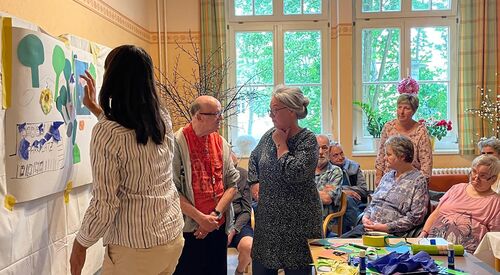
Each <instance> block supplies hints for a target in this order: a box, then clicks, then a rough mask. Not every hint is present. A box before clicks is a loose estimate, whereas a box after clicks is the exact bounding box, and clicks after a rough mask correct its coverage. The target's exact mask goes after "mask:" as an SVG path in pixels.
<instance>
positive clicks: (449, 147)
mask: <svg viewBox="0 0 500 275" xmlns="http://www.w3.org/2000/svg"><path fill="white" fill-rule="evenodd" d="M452 4H453V3H452V1H451V0H448V1H445V0H441V1H437V0H412V1H409V0H408V1H406V0H399V1H397V0H391V1H380V0H371V1H369V0H358V1H357V8H359V9H360V10H356V15H357V18H356V20H355V28H356V32H355V38H354V39H355V45H356V52H355V55H356V66H355V68H356V69H355V70H356V73H355V87H356V94H355V98H356V99H357V100H361V101H363V102H365V103H369V104H370V105H371V106H372V107H373V109H374V110H376V111H377V113H378V114H379V115H380V116H382V117H383V120H385V121H388V120H391V119H394V118H395V112H396V100H397V97H398V96H399V94H398V92H397V84H398V82H399V81H400V80H401V79H403V78H405V77H407V76H409V75H410V76H411V77H412V78H414V79H415V80H417V81H418V83H419V85H420V91H419V100H420V106H419V108H418V111H417V113H416V114H415V117H414V118H415V119H416V120H419V119H429V118H435V119H446V120H451V121H452V122H454V123H453V124H454V125H455V126H456V121H457V119H456V118H457V110H456V104H455V103H456V93H457V92H456V91H457V85H456V82H457V64H456V59H457V58H456V56H457V49H456V44H457V43H456V42H455V41H457V35H456V26H457V19H456V16H454V15H453V14H454V12H456V11H455V10H452ZM443 14H447V15H443ZM370 15H371V16H370ZM353 117H354V118H353V119H354V122H355V124H356V125H357V126H356V127H354V136H355V146H354V150H355V151H358V152H360V151H367V152H370V151H371V152H373V151H375V148H373V144H374V143H373V142H372V136H371V135H370V134H369V133H368V131H367V120H366V117H364V115H362V114H361V112H360V109H359V108H356V107H355V108H354V114H353ZM454 128H455V129H454V130H453V131H452V132H450V133H449V134H448V136H447V137H446V138H444V139H442V140H441V141H440V142H437V143H436V149H437V150H441V151H453V150H457V149H458V145H457V143H456V142H457V136H456V132H457V131H456V127H454Z"/></svg>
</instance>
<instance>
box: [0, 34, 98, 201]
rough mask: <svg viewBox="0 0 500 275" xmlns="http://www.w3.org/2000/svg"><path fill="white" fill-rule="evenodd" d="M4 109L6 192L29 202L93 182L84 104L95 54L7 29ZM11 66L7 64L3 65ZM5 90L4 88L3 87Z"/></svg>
mask: <svg viewBox="0 0 500 275" xmlns="http://www.w3.org/2000/svg"><path fill="white" fill-rule="evenodd" d="M11 30H12V32H11V43H10V44H9V45H11V47H10V49H6V48H7V47H6V45H5V40H4V44H3V47H4V49H3V50H10V52H11V55H10V60H8V59H7V60H8V61H9V62H6V59H5V58H4V59H3V60H2V61H3V64H2V68H3V72H4V73H5V74H7V73H8V74H9V75H10V77H8V78H4V81H5V79H9V80H10V89H9V90H5V89H4V91H3V92H4V96H5V94H8V96H7V98H10V102H9V104H8V108H6V115H5V117H6V120H5V144H4V146H5V154H6V180H7V193H8V194H10V195H12V196H14V197H15V198H16V201H18V202H22V201H28V200H32V199H36V198H40V197H43V196H46V195H50V194H53V193H57V192H61V191H63V190H65V188H68V187H75V186H79V185H84V184H88V183H91V182H92V174H91V169H90V155H89V144H90V137H91V132H92V127H93V126H94V125H95V123H96V122H97V120H96V118H95V117H93V115H92V114H91V113H90V112H89V110H88V109H87V108H85V106H84V105H83V103H82V99H83V94H84V85H85V82H83V80H82V79H81V78H80V77H79V76H80V75H82V74H83V73H84V72H85V71H86V70H88V71H89V72H90V73H91V74H92V75H93V76H94V78H97V77H96V71H97V69H96V67H95V62H94V61H93V60H94V58H93V56H92V55H91V54H90V53H88V52H85V51H83V50H79V49H76V48H74V47H68V46H66V45H65V44H64V43H63V42H61V41H59V40H57V39H55V38H53V37H51V36H49V35H47V34H44V33H41V32H36V31H32V30H28V29H23V28H15V27H14V28H12V29H11ZM6 63H10V64H6ZM4 86H8V85H4Z"/></svg>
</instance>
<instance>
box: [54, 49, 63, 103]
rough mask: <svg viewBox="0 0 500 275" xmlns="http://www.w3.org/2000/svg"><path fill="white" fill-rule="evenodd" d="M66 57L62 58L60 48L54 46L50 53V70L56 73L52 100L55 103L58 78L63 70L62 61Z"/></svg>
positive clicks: (57, 91)
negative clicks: (52, 69)
mask: <svg viewBox="0 0 500 275" xmlns="http://www.w3.org/2000/svg"><path fill="white" fill-rule="evenodd" d="M65 59H66V57H65V56H64V51H63V49H62V48H61V47H59V46H55V47H54V50H53V51H52V68H54V72H55V73H56V89H55V92H56V94H55V95H54V100H55V101H56V102H57V98H58V97H59V94H58V93H59V77H60V76H61V73H62V71H63V70H64V60H65Z"/></svg>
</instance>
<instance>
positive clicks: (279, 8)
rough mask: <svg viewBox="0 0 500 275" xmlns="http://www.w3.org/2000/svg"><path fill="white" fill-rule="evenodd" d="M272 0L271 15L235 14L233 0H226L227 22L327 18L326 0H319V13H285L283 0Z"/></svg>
mask: <svg viewBox="0 0 500 275" xmlns="http://www.w3.org/2000/svg"><path fill="white" fill-rule="evenodd" d="M272 1H273V13H274V14H273V15H235V14H234V0H228V12H227V15H228V17H227V18H228V22H229V23H240V22H274V21H283V22H287V21H304V20H328V19H329V17H328V14H329V13H328V11H329V3H330V1H328V0H321V14H300V15H296V14H294V15H285V14H284V13H283V0H272Z"/></svg>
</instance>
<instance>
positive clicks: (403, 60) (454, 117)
mask: <svg viewBox="0 0 500 275" xmlns="http://www.w3.org/2000/svg"><path fill="white" fill-rule="evenodd" d="M358 3H360V0H358ZM444 23H446V24H444ZM432 26H446V27H448V28H449V40H448V45H449V49H448V54H449V72H448V83H449V88H448V118H447V119H449V120H451V121H452V123H453V125H454V127H453V130H452V132H451V133H450V134H448V135H447V136H446V137H444V138H443V139H442V140H441V141H437V140H436V147H435V151H434V152H435V153H436V152H437V153H438V154H439V153H441V154H448V153H457V152H458V146H457V137H458V135H457V133H458V131H457V127H456V125H458V124H457V122H458V108H457V104H454V103H456V102H457V99H458V95H457V93H458V84H457V82H458V62H457V58H454V57H457V56H458V47H457V44H458V43H457V41H458V21H457V18H456V17H446V18H442V17H436V16H431V17H429V18H422V17H411V18H384V19H378V18H377V19H358V20H356V21H355V34H354V43H355V51H356V52H355V53H354V54H355V64H354V70H355V72H354V79H353V81H354V100H362V98H363V81H362V55H361V50H362V45H361V41H362V40H361V35H362V31H363V30H364V29H372V28H373V29H376V28H400V35H401V36H400V47H401V48H400V51H401V52H400V61H399V62H400V79H403V78H404V77H406V76H407V75H408V73H410V70H411V48H410V47H411V28H415V27H432ZM395 111H396V110H394V112H395ZM362 118H363V114H362V112H361V111H358V110H357V109H353V124H354V125H355V127H354V132H353V138H354V139H355V141H356V142H355V144H354V146H353V154H355V155H373V154H376V150H377V149H376V148H373V146H372V145H371V144H372V141H373V138H372V137H367V136H364V134H363V132H364V131H363V123H362Z"/></svg>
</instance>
